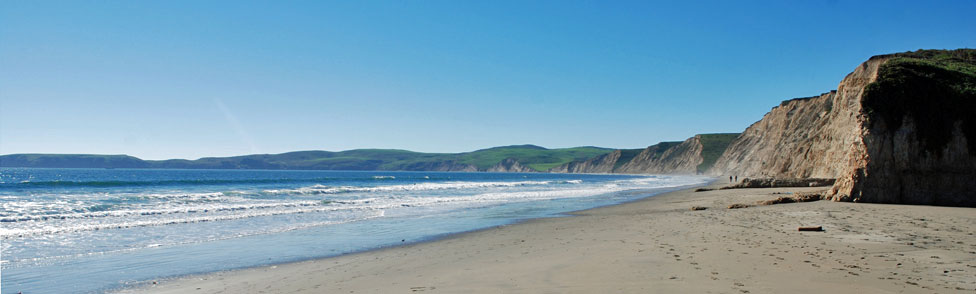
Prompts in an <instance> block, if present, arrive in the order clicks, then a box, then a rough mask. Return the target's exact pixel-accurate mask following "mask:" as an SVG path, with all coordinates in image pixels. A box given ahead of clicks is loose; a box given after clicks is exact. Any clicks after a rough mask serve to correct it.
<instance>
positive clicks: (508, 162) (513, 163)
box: [485, 158, 538, 173]
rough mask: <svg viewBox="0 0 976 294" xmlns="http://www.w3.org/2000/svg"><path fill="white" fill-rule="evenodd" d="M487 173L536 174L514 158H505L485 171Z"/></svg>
mask: <svg viewBox="0 0 976 294" xmlns="http://www.w3.org/2000/svg"><path fill="white" fill-rule="evenodd" d="M485 171H487V172H509V173H534V172H538V171H537V170H535V169H532V168H530V167H528V166H524V165H522V164H521V163H519V162H518V160H516V159H515V158H506V159H505V160H502V161H501V162H499V163H498V164H495V165H494V166H492V167H490V168H488V169H487V170H485Z"/></svg>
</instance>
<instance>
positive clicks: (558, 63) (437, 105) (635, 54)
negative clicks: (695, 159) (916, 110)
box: [0, 0, 976, 159]
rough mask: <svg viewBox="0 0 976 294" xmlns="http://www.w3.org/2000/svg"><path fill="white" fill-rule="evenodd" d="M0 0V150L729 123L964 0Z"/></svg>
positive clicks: (949, 43)
mask: <svg viewBox="0 0 976 294" xmlns="http://www.w3.org/2000/svg"><path fill="white" fill-rule="evenodd" d="M684 2H686V1H662V2H654V1H634V2H619V1H581V2H576V1H547V2H536V1H511V2H508V1H480V2H476V1H343V2H332V1H308V2H304V1H301V2H300V1H261V2H247V1H70V2H49V1H2V2H0V154H10V153H97V154H130V155H134V156H138V157H141V158H146V159H162V158H190V159H193V158H198V157H203V156H227V155H240V154H251V153H280V152H286V151H294V150H333V151H338V150H345V149H354V148H397V149H408V150H415V151H425V152H461V151H471V150H475V149H480V148H485V147H491V146H499V145H511V144H526V143H531V144H537V145H541V146H545V147H550V148H558V147H571V146H581V145H596V146H604V147H614V148H642V147H646V146H647V145H651V144H654V143H657V142H659V141H670V140H683V139H685V138H687V137H690V136H692V135H694V134H696V133H709V132H739V131H742V130H743V129H745V128H746V127H747V126H749V125H750V124H752V123H753V122H755V121H757V120H759V119H760V118H761V117H762V115H763V114H764V113H766V112H767V111H769V109H770V108H771V107H773V106H775V105H777V104H778V103H779V102H780V101H781V100H785V99H789V98H793V97H804V96H813V95H817V94H820V93H823V92H826V91H829V90H832V89H834V88H835V87H836V86H837V83H838V82H839V81H840V80H841V78H843V77H844V75H846V74H847V73H848V72H850V71H851V70H853V69H854V68H855V67H856V66H857V65H858V64H859V63H860V62H862V61H864V60H866V59H867V58H868V57H870V56H872V55H876V54H883V53H892V52H902V51H908V50H916V49H919V48H935V49H942V48H946V49H954V48H962V47H969V48H972V47H976V17H974V16H973V15H974V14H976V1H932V2H924V1H923V2H919V1H878V2H871V1H843V0H838V1H781V0H780V1H715V2H693V3H692V2H689V3H684Z"/></svg>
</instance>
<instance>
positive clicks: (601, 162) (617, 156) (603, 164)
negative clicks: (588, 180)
mask: <svg viewBox="0 0 976 294" xmlns="http://www.w3.org/2000/svg"><path fill="white" fill-rule="evenodd" d="M622 154H623V151H622V150H614V151H613V152H610V153H607V154H603V155H600V156H597V157H594V158H590V159H587V160H582V161H572V162H569V163H566V164H562V165H560V166H557V167H553V168H550V169H549V172H551V173H612V172H614V169H615V167H616V166H617V163H618V162H619V161H620V160H621V155H622Z"/></svg>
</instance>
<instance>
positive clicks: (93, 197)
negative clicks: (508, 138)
mask: <svg viewBox="0 0 976 294" xmlns="http://www.w3.org/2000/svg"><path fill="white" fill-rule="evenodd" d="M709 180H710V178H707V177H700V176H671V175H668V176H664V175H657V176H655V175H598V174H548V173H481V172H478V173H458V172H378V171H271V170H162V169H156V170H153V169H36V168H0V226H2V227H0V260H2V261H0V275H2V277H0V288H2V293H18V292H21V291H22V292H23V293H93V292H94V293H101V292H105V291H111V290H114V289H120V288H123V287H131V286H137V285H141V284H143V283H146V282H147V281H152V280H158V279H166V278H173V277H180V276H185V275H191V274H200V273H209V272H215V271H222V270H231V269H239V268H247V267H254V266H262V265H270V264H278V263H285V262H294V261H301V260H308V259H314V258H322V257H329V256H336V255H340V254H346V253H351V252H357V251H363V250H369V249H376V248H382V247H386V246H396V245H400V244H405V243H412V242H421V241H426V240H432V239H436V238H439V237H443V236H445V235H448V234H454V233H460V232H466V231H472V230H478V229H484V228H489V227H494V226H499V225H506V224H511V223H515V222H518V221H522V220H526V219H533V218H542V217H560V216H565V213H566V212H570V211H576V210H581V209H587V208H593V207H599V206H606V205H611V204H618V203H622V202H627V201H632V200H636V199H640V198H644V197H648V196H651V195H654V194H657V193H662V192H666V191H672V190H676V189H681V188H686V187H691V186H695V185H703V184H705V183H706V182H708V181H709Z"/></svg>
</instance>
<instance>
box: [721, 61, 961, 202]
mask: <svg viewBox="0 0 976 294" xmlns="http://www.w3.org/2000/svg"><path fill="white" fill-rule="evenodd" d="M879 77H880V78H879ZM974 85H976V50H970V49H961V50H953V51H944V50H925V51H917V52H908V53H901V54H893V55H883V56H875V57H872V58H871V59H869V60H868V61H867V62H865V63H863V64H861V65H860V66H858V67H857V68H856V69H855V70H854V72H852V73H850V74H848V75H847V77H845V78H844V79H843V80H842V81H841V82H840V84H839V85H838V87H837V90H836V91H831V92H829V93H825V94H822V95H820V96H816V97H810V98H801V99H793V100H788V101H785V102H783V103H782V104H780V105H779V106H777V107H775V108H773V109H772V110H771V111H770V112H769V113H767V114H766V115H765V116H764V117H763V118H762V119H761V120H760V121H758V122H756V123H755V124H753V125H752V126H750V127H749V128H748V129H746V131H745V132H743V133H742V135H741V136H739V137H738V138H737V139H736V140H735V141H733V142H732V144H731V145H730V146H729V148H728V149H727V150H726V151H725V153H724V154H723V155H722V156H721V157H720V158H719V159H718V161H717V162H716V164H715V166H714V167H713V168H712V169H711V170H710V171H709V174H713V175H718V174H723V175H739V176H745V177H771V178H836V179H837V181H836V183H835V184H834V186H833V187H832V188H831V190H830V192H829V194H828V195H827V196H829V197H830V198H831V199H833V200H839V201H861V202H883V203H907V204H935V205H961V206H976V152H974V150H976V148H974V146H973V144H972V143H971V142H972V140H973V138H974V137H976V119H974V116H976V86H974Z"/></svg>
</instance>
